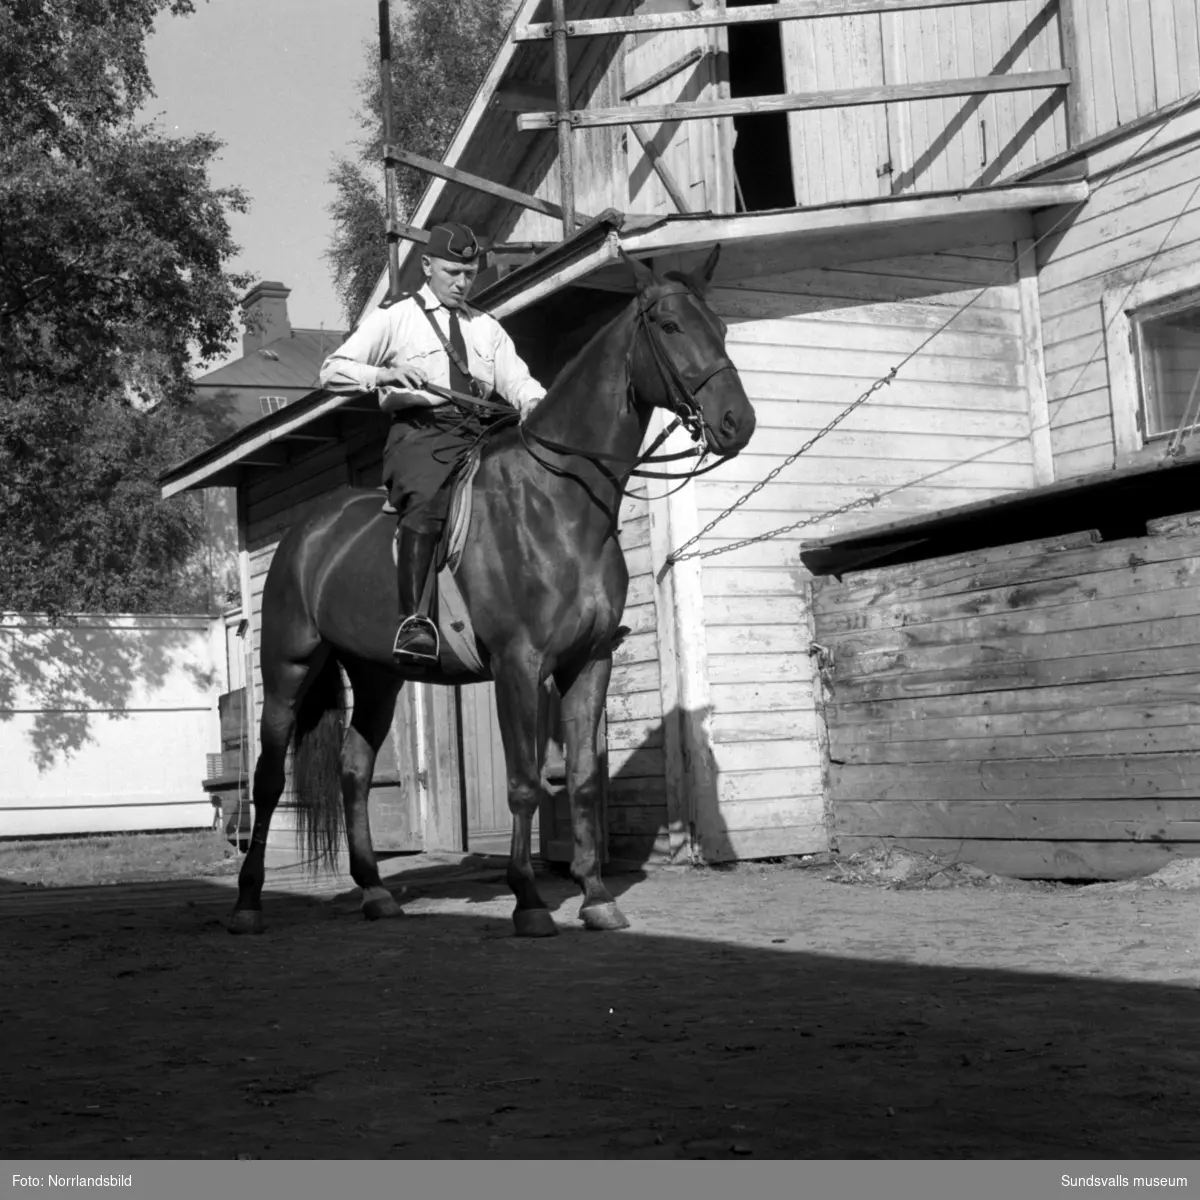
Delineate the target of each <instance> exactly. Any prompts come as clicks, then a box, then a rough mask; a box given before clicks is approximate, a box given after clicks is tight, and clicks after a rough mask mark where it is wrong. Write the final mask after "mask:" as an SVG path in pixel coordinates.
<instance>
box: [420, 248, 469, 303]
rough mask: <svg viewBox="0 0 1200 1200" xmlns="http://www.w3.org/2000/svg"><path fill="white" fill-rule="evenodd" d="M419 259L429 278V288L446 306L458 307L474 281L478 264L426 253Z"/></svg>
mask: <svg viewBox="0 0 1200 1200" xmlns="http://www.w3.org/2000/svg"><path fill="white" fill-rule="evenodd" d="M421 261H422V263H423V264H424V267H425V273H426V275H427V276H428V279H429V290H430V291H431V292H432V293H433V294H434V295H435V296H436V297H437V298H438V300H440V301H441V303H442V304H444V305H445V306H446V307H447V308H458V306H459V305H460V304H462V302H463V301H464V300H465V299H466V298H467V294H468V293H469V292H470V290H471V285H472V284H473V283H474V282H475V276H476V275H477V274H478V273H479V264H478V263H460V262H452V261H451V260H450V259H447V258H430V257H429V256H428V255H426V256H425V257H424V258H423V259H422V260H421Z"/></svg>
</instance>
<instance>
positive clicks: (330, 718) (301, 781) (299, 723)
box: [292, 654, 345, 871]
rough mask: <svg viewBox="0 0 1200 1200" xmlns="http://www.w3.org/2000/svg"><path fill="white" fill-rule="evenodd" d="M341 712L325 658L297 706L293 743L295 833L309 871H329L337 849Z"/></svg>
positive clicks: (338, 685)
mask: <svg viewBox="0 0 1200 1200" xmlns="http://www.w3.org/2000/svg"><path fill="white" fill-rule="evenodd" d="M343 709H344V705H343V698H342V677H341V673H340V672H339V671H338V665H337V660H336V659H335V658H334V656H333V655H332V654H329V655H327V656H326V658H325V661H324V662H323V663H322V664H321V666H320V667H319V668H318V669H317V674H316V676H315V677H314V678H313V680H312V683H311V684H310V685H309V687H308V688H307V690H306V691H305V693H304V696H303V698H302V699H301V701H300V708H299V710H298V711H297V713H296V733H295V738H294V742H293V750H294V754H293V758H292V787H293V790H294V792H295V800H296V820H297V830H298V833H299V838H300V841H301V842H302V844H303V845H304V847H305V850H306V855H305V857H306V859H307V860H308V864H309V867H310V869H312V870H314V871H315V870H316V869H317V868H318V867H320V866H321V865H324V866H327V867H329V868H331V869H332V868H334V867H335V866H336V863H337V856H338V851H339V850H340V849H341V845H342V829H343V817H342V774H341V748H342V741H343V738H344V737H345V728H344V725H343Z"/></svg>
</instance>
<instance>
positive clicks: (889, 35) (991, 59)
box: [781, 0, 1067, 204]
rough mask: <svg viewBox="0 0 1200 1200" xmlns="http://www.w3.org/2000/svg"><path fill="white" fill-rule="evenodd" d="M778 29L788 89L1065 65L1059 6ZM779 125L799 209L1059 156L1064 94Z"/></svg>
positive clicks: (946, 102)
mask: <svg viewBox="0 0 1200 1200" xmlns="http://www.w3.org/2000/svg"><path fill="white" fill-rule="evenodd" d="M781 30H782V37H783V49H784V71H785V77H786V81H787V86H788V89H789V91H798V92H799V91H803V92H808V91H821V90H826V89H832V88H837V87H872V86H879V85H883V84H889V85H891V84H906V83H925V82H930V81H935V80H943V79H958V78H969V77H973V76H981V75H991V74H1011V73H1014V72H1023V71H1048V70H1055V69H1057V68H1059V67H1061V66H1062V65H1063V58H1062V45H1061V38H1060V31H1059V22H1058V2H1057V0H1050V2H1049V3H1046V2H1045V0H1011V2H1009V3H996V4H985V5H981V6H977V7H971V8H945V9H925V10H918V11H913V12H898V13H883V14H878V13H876V14H869V15H865V16H849V17H821V18H818V19H815V20H810V21H788V22H784V23H783V25H782V26H781ZM788 127H789V132H790V140H791V152H792V169H793V173H794V176H795V184H796V197H797V203H799V204H824V203H830V202H834V201H844V200H859V199H867V198H870V197H872V196H879V195H887V194H889V193H897V194H899V193H912V192H928V191H945V190H952V189H956V188H962V187H972V186H975V185H977V184H989V183H994V182H995V181H996V180H997V179H998V178H1000V177H1001V176H1002V175H1007V174H1011V173H1012V172H1014V171H1017V170H1020V169H1023V168H1025V167H1031V166H1033V165H1034V164H1035V163H1037V162H1039V161H1041V160H1042V159H1045V158H1049V157H1050V156H1051V155H1053V154H1057V153H1060V152H1061V151H1063V150H1065V149H1066V148H1067V126H1066V104H1065V94H1064V92H1063V90H1062V89H1058V90H1057V91H1055V90H1053V89H1050V90H1045V89H1044V90H1041V91H1036V92H1033V91H1031V92H1005V93H999V94H995V95H990V96H987V95H984V96H965V97H952V98H948V99H938V100H921V101H908V102H905V103H899V104H888V105H883V104H878V105H868V106H865V107H862V108H845V109H836V110H834V109H830V110H826V111H821V112H798V113H791V114H789V116H788Z"/></svg>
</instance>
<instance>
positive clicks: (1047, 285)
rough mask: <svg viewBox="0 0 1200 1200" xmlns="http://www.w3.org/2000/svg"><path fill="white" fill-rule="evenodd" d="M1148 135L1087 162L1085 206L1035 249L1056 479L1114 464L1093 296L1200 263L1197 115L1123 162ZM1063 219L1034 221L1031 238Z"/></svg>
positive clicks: (1053, 215) (1100, 327)
mask: <svg viewBox="0 0 1200 1200" xmlns="http://www.w3.org/2000/svg"><path fill="white" fill-rule="evenodd" d="M1150 132H1151V131H1150V130H1141V131H1140V132H1137V133H1132V134H1130V135H1129V137H1128V138H1126V139H1122V140H1121V141H1119V142H1117V143H1115V144H1113V145H1111V146H1107V147H1105V148H1104V149H1103V150H1100V151H1098V152H1097V153H1095V154H1094V155H1092V156H1091V157H1090V158H1089V161H1088V170H1089V176H1090V178H1091V181H1092V195H1091V197H1090V198H1089V199H1088V202H1087V205H1086V207H1085V208H1084V209H1083V210H1082V211H1081V212H1080V213H1079V215H1078V216H1075V217H1074V218H1073V219H1071V220H1070V221H1069V222H1068V223H1066V224H1065V225H1063V226H1062V227H1061V229H1060V230H1059V231H1058V232H1056V233H1054V234H1053V235H1052V236H1050V237H1049V238H1048V239H1047V240H1046V241H1044V242H1043V243H1042V244H1041V245H1040V246H1039V248H1038V267H1039V271H1038V287H1039V295H1040V303H1041V313H1042V323H1043V333H1042V337H1043V342H1044V345H1045V354H1046V384H1047V394H1048V399H1049V406H1050V429H1051V439H1052V445H1053V452H1054V461H1055V474H1056V476H1061V477H1066V476H1070V475H1078V474H1082V473H1086V472H1088V471H1096V470H1105V469H1107V468H1108V467H1110V466H1111V465H1112V464H1113V462H1114V460H1115V456H1116V449H1115V442H1114V432H1113V415H1112V401H1111V396H1110V390H1109V382H1110V381H1109V364H1108V362H1107V361H1106V354H1105V318H1104V313H1103V310H1102V307H1101V304H1102V298H1103V297H1104V296H1105V294H1106V293H1108V292H1114V291H1115V293H1116V294H1117V296H1118V297H1120V296H1122V295H1124V294H1125V292H1126V291H1127V290H1128V289H1129V288H1131V287H1132V286H1133V285H1135V284H1137V283H1139V282H1141V281H1142V280H1143V279H1153V278H1154V277H1155V276H1156V275H1158V274H1162V273H1166V272H1168V271H1172V270H1179V269H1180V268H1186V267H1190V266H1193V265H1196V264H1198V263H1200V204H1197V202H1196V199H1195V198H1194V197H1192V192H1193V189H1194V188H1195V187H1196V183H1197V181H1200V112H1197V111H1195V110H1193V111H1192V112H1189V113H1185V114H1183V115H1181V116H1179V117H1177V118H1176V119H1175V120H1174V121H1173V122H1172V123H1171V126H1170V128H1169V130H1168V131H1167V132H1166V133H1165V134H1164V135H1163V136H1161V137H1159V138H1158V139H1156V141H1155V142H1154V143H1152V144H1151V146H1150V148H1149V151H1148V152H1147V153H1146V154H1144V155H1142V156H1141V157H1139V158H1138V159H1136V160H1135V161H1133V162H1128V160H1129V159H1130V156H1131V155H1132V154H1133V152H1134V151H1135V150H1136V149H1137V148H1138V147H1139V146H1140V145H1141V144H1142V143H1143V142H1144V141H1145V140H1146V138H1147V137H1148V136H1149V134H1150ZM1126 163H1128V165H1124V164H1126ZM1189 201H1190V204H1189ZM1064 215H1065V214H1064V212H1063V211H1062V210H1061V209H1049V210H1046V211H1045V212H1043V213H1041V214H1039V215H1038V217H1037V221H1036V229H1037V232H1038V235H1039V236H1041V235H1043V234H1045V233H1047V232H1048V231H1049V230H1050V229H1051V228H1052V227H1053V226H1055V225H1056V224H1058V223H1059V222H1060V221H1061V219H1062V218H1063V217H1064ZM1198 278H1200V276H1198Z"/></svg>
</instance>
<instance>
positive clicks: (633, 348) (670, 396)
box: [518, 280, 737, 496]
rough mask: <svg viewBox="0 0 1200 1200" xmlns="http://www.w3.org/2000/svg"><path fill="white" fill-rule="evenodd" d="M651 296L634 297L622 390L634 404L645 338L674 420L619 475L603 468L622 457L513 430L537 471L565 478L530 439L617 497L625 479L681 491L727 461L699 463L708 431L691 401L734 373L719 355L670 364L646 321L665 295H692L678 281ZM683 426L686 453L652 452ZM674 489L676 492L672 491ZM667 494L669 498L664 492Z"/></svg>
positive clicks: (623, 460)
mask: <svg viewBox="0 0 1200 1200" xmlns="http://www.w3.org/2000/svg"><path fill="white" fill-rule="evenodd" d="M655 292H656V294H655V295H654V297H653V299H650V300H647V299H646V298H645V297H644V296H639V304H638V310H637V324H636V327H635V329H634V334H633V337H632V338H631V339H630V341H629V349H628V350H627V351H626V354H625V390H626V395H627V396H628V398H629V403H630V405H631V406H633V405H634V404H635V403H636V387H635V385H634V378H633V376H634V370H633V360H634V357H635V355H636V354H637V349H638V342H639V340H640V339H641V338H643V337H644V338H645V339H646V341H647V343H648V344H649V347H650V355H651V358H652V360H653V362H654V365H655V367H656V368H657V369H658V374H659V378H660V379H661V380H662V383H663V386H664V387H665V389H666V393H667V405H666V407H668V408H669V409H670V410H671V411H672V412H673V413H674V414H675V418H674V420H673V421H671V422H670V423H669V424H668V425H667V426H666V428H664V429H663V430H662V432H661V433H660V434H659V435H658V436H657V437H656V438H655V439H654V441H653V442H652V443H651V444H650V445H649V446H648V447H647V448H646V449H645V450H643V451H642V453H641V454H639V455H638V456H637V458H635V459H634V460H633V463H632V464H630V465H629V466H628V467H626V469H625V470H623V471H613V470H610V469H609V467H608V466H607V464H608V463H622V464H624V463H628V462H629V460H628V459H627V458H624V457H623V456H620V455H616V454H603V453H601V452H600V451H597V450H581V449H579V448H578V447H575V446H564V445H563V444H562V443H560V442H554V441H551V440H550V439H549V438H544V437H542V436H541V435H540V434H537V433H534V432H533V431H532V430H529V429H526V428H525V426H524V425H521V426H518V428H519V430H520V435H521V440H522V442H524V444H525V448H526V449H527V450H528V451H529V452H530V453H531V454H532V455H533V456H534V458H536V459H537V461H538V462H539V463H541V464H542V466H544V467H546V468H547V469H549V470H552V471H554V472H555V473H556V474H565V473H566V472H564V471H563V470H562V468H560V467H558V466H556V465H554V464H552V463H548V462H546V460H545V459H544V458H542V457H541V456H540V455H538V454H537V452H536V451H535V450H534V448H533V447H532V446H531V445H530V444H529V442H530V439H532V440H533V441H535V442H537V443H538V445H539V446H541V447H543V448H544V449H546V450H550V451H551V452H553V453H555V454H564V455H567V456H569V457H572V458H585V459H587V460H588V461H589V462H591V463H592V464H593V465H594V466H596V467H598V468H599V470H600V471H601V472H602V473H603V474H604V475H605V476H606V477H607V478H608V481H609V482H610V483H611V484H612V485H613V486H614V487H615V488H616V489H617V492H618V495H619V496H623V495H624V493H625V489H626V488H627V487H628V486H629V480H630V479H631V478H633V477H635V476H636V477H639V478H642V479H669V480H673V481H675V480H677V481H679V487H683V486H684V485H685V484H686V483H687V482H688V481H689V480H691V479H694V478H695V477H696V476H697V475H706V474H707V473H708V472H709V471H713V470H715V469H716V468H717V467H719V466H720V465H721V464H722V463H723V462H725V460H726V459H727V458H728V457H729V456H728V455H724V454H719V455H716V456H715V461H713V462H711V463H709V464H708V465H707V466H705V465H703V464H704V459H705V458H707V457H708V455H709V454H710V453H712V452H711V450H710V449H709V446H708V437H707V429H708V423H707V421H706V420H705V419H704V413H703V411H702V410H701V408H700V402H699V401H698V400H697V399H696V393H697V392H699V391H700V389H701V388H702V387H704V385H705V384H706V383H708V381H709V380H710V379H712V378H713V377H714V376H716V375H719V374H720V373H721V372H722V371H733V370H736V369H737V368H736V367H735V366H734V364H733V362H732V361H731V360H730V358H729V357H728V356H727V355H724V354H722V355H720V356H719V357H717V358H716V359H714V360H713V361H712V363H710V364H708V365H707V366H705V367H701V368H699V369H689V370H681V369H680V368H679V366H678V365H677V364H676V363H675V361H674V360H673V359H672V357H671V355H670V353H669V352H668V351H667V348H666V347H665V346H664V345H663V343H662V337H661V335H660V333H659V331H658V329H657V327H656V325H655V322H654V321H652V320H651V313H653V311H654V309H655V308H656V307H657V305H658V304H660V303H661V302H662V301H663V300H665V299H667V297H668V296H686V295H691V296H695V295H696V293H695V291H694V289H692V288H690V287H689V286H688V285H687V284H686V283H685V282H683V281H682V280H680V281H678V282H676V283H673V284H672V285H670V286H666V287H662V288H656V289H655ZM680 426H682V427H683V428H684V429H686V430H687V431H688V433H689V434H690V435H691V438H692V441H693V442H695V443H697V444H696V445H695V446H693V447H692V448H691V449H690V450H680V451H677V452H675V453H674V454H656V453H655V451H656V450H657V449H658V448H659V446H661V445H662V444H663V442H665V441H666V440H667V438H669V437H670V436H671V434H672V433H674V432H675V430H676V429H678V428H679V427H680ZM685 458H694V459H696V460H697V462H696V465H695V466H694V467H693V468H691V469H690V470H688V471H684V472H680V473H675V472H667V471H647V470H645V469H644V464H646V463H666V462H678V461H679V460H680V459H685ZM673 490H678V489H673ZM668 494H670V493H668Z"/></svg>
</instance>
